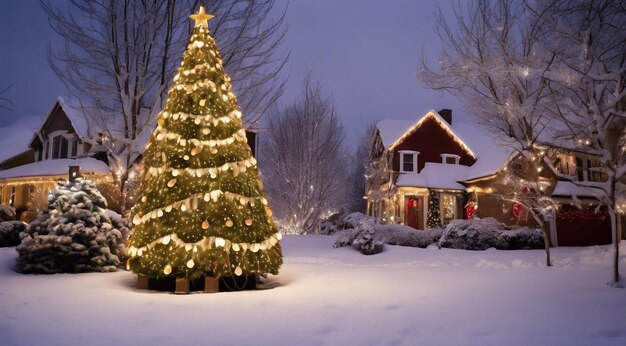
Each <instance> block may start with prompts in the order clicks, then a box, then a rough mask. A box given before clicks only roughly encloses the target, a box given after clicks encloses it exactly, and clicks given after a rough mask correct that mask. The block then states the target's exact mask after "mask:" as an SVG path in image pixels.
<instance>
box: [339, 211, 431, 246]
mask: <svg viewBox="0 0 626 346" xmlns="http://www.w3.org/2000/svg"><path fill="white" fill-rule="evenodd" d="M338 225H341V227H343V228H344V230H343V231H341V232H340V233H339V237H337V240H336V241H335V245H334V247H343V246H352V247H354V248H356V249H357V250H359V251H361V253H363V254H366V255H372V254H376V253H380V252H382V251H383V250H384V244H389V245H400V246H411V247H421V248H425V247H427V246H428V245H430V244H432V243H434V242H436V241H437V239H439V236H441V232H442V230H440V229H439V230H430V231H420V230H416V229H414V228H412V227H409V226H404V225H381V224H377V223H376V222H375V220H374V218H371V217H369V216H365V215H363V214H361V213H354V214H350V215H348V216H346V217H345V218H344V220H343V223H340V224H338Z"/></svg>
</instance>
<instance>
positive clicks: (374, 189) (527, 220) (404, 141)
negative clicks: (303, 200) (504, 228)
mask: <svg viewBox="0 0 626 346" xmlns="http://www.w3.org/2000/svg"><path fill="white" fill-rule="evenodd" d="M468 139H471V140H472V141H473V142H472V143H473V144H474V146H476V147H477V148H479V149H480V152H479V153H480V156H481V158H479V157H478V155H477V154H476V153H475V152H474V151H473V150H472V149H471V148H470V147H469V146H468V144H467V143H466V142H465V141H464V140H463V139H461V137H460V136H459V135H458V133H457V132H455V130H454V129H453V127H452V111H450V110H449V109H443V110H441V111H439V112H434V111H429V112H427V113H426V114H425V115H423V116H422V117H420V118H419V119H417V120H416V121H407V120H397V119H385V120H382V121H380V122H379V123H378V124H377V131H376V134H375V138H374V141H373V146H372V151H371V157H370V165H369V167H368V169H367V172H366V184H367V185H366V195H365V197H364V198H365V199H366V200H367V214H368V215H370V216H373V217H375V218H377V219H378V220H379V221H381V222H386V223H399V224H405V225H408V226H411V227H413V228H416V229H422V230H423V229H428V228H430V227H429V224H428V220H429V214H433V215H435V214H437V215H436V217H435V218H433V219H436V218H438V219H439V220H438V221H439V222H438V225H445V224H447V223H448V222H450V220H453V219H462V218H465V217H466V215H465V214H466V211H465V207H466V206H467V203H468V201H472V203H474V205H476V206H478V209H476V210H474V211H475V216H476V217H480V218H485V217H494V218H496V219H497V220H499V221H500V222H502V223H504V224H508V225H517V226H531V227H533V226H536V224H535V221H534V220H533V219H532V217H529V216H528V213H527V212H526V211H525V210H520V209H519V208H518V206H517V205H516V203H515V201H513V200H511V199H509V198H504V199H503V193H502V191H506V190H507V183H506V181H507V180H506V178H505V177H506V176H507V171H512V170H514V169H515V167H517V166H518V165H522V166H523V165H524V158H523V157H522V156H521V155H511V150H509V149H507V148H504V147H501V146H498V145H495V143H491V144H489V143H488V142H490V140H491V138H489V136H488V135H481V134H480V133H473V134H471V137H469V138H468ZM545 152H546V160H545V163H544V164H545V168H546V169H544V170H543V171H542V173H541V181H542V182H543V184H544V188H545V192H546V195H547V196H551V198H552V199H553V200H554V201H555V202H556V203H557V204H558V205H559V208H558V210H557V211H556V214H555V216H554V217H553V218H551V219H546V220H545V221H546V223H547V225H548V228H549V232H550V238H551V239H550V240H551V243H552V245H553V246H559V245H560V246H563V245H565V246H585V245H597V244H607V243H610V242H611V228H610V223H609V222H608V217H607V213H606V210H605V209H602V208H600V209H598V208H597V206H598V200H597V199H596V198H595V196H594V194H593V192H592V191H589V189H585V188H580V187H578V186H576V185H575V184H574V183H572V181H586V182H602V181H605V180H606V175H605V174H604V171H603V168H602V167H601V164H600V162H599V160H598V158H597V157H596V155H593V154H591V153H587V152H583V151H580V150H578V149H572V148H570V149H566V148H556V147H549V146H546V148H545ZM580 205H582V206H583V208H582V209H581V208H580ZM623 222H624V215H621V216H620V217H619V218H618V227H620V228H621V225H622V223H623ZM430 226H432V225H430ZM624 236H626V234H624V233H622V238H623V237H624Z"/></svg>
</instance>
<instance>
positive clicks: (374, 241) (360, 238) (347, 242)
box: [333, 217, 384, 255]
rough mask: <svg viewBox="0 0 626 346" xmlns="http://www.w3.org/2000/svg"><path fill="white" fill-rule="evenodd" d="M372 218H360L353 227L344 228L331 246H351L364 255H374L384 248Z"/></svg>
mask: <svg viewBox="0 0 626 346" xmlns="http://www.w3.org/2000/svg"><path fill="white" fill-rule="evenodd" d="M375 226H376V223H375V220H374V219H373V218H370V217H366V218H361V220H360V221H359V222H357V224H356V225H355V227H354V228H348V229H345V230H344V231H343V232H342V233H341V234H340V235H339V237H338V238H337V240H336V241H335V245H333V247H336V248H337V247H343V246H352V247H354V248H355V249H357V250H359V251H360V252H361V253H362V254H364V255H374V254H377V253H380V252H383V250H384V244H383V242H382V241H381V240H380V239H379V238H378V237H377V234H376V229H375Z"/></svg>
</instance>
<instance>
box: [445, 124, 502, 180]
mask: <svg viewBox="0 0 626 346" xmlns="http://www.w3.org/2000/svg"><path fill="white" fill-rule="evenodd" d="M456 131H457V132H458V133H459V134H460V135H462V136H463V138H465V139H466V140H467V142H466V143H467V145H469V146H470V147H471V148H472V149H473V150H474V152H475V153H476V156H478V159H477V160H476V162H475V163H474V164H473V165H472V166H471V167H469V169H468V170H467V175H466V177H465V180H471V179H473V178H479V177H484V176H488V175H491V174H494V173H497V172H498V171H499V170H500V169H502V167H503V166H504V165H505V164H506V163H507V162H508V161H509V159H510V157H511V155H512V153H513V149H511V148H510V147H508V146H506V145H504V144H502V143H500V142H498V139H497V138H495V136H493V134H490V133H489V132H488V131H487V129H485V128H481V127H480V126H479V125H478V124H475V123H474V122H466V123H464V124H462V126H457V127H456Z"/></svg>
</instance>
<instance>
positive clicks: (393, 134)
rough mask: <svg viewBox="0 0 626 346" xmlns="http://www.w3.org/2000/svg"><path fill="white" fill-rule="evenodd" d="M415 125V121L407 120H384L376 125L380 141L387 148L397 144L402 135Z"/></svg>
mask: <svg viewBox="0 0 626 346" xmlns="http://www.w3.org/2000/svg"><path fill="white" fill-rule="evenodd" d="M413 124H415V121H413V120H406V119H383V120H381V121H379V122H378V123H377V124H376V128H377V129H378V133H379V134H380V139H381V140H382V141H383V145H384V146H385V148H388V147H389V146H391V145H392V144H393V143H395V142H396V141H397V140H398V139H399V138H400V137H402V135H403V134H404V133H405V132H406V131H407V130H408V129H409V128H410V127H411V125H413Z"/></svg>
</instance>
